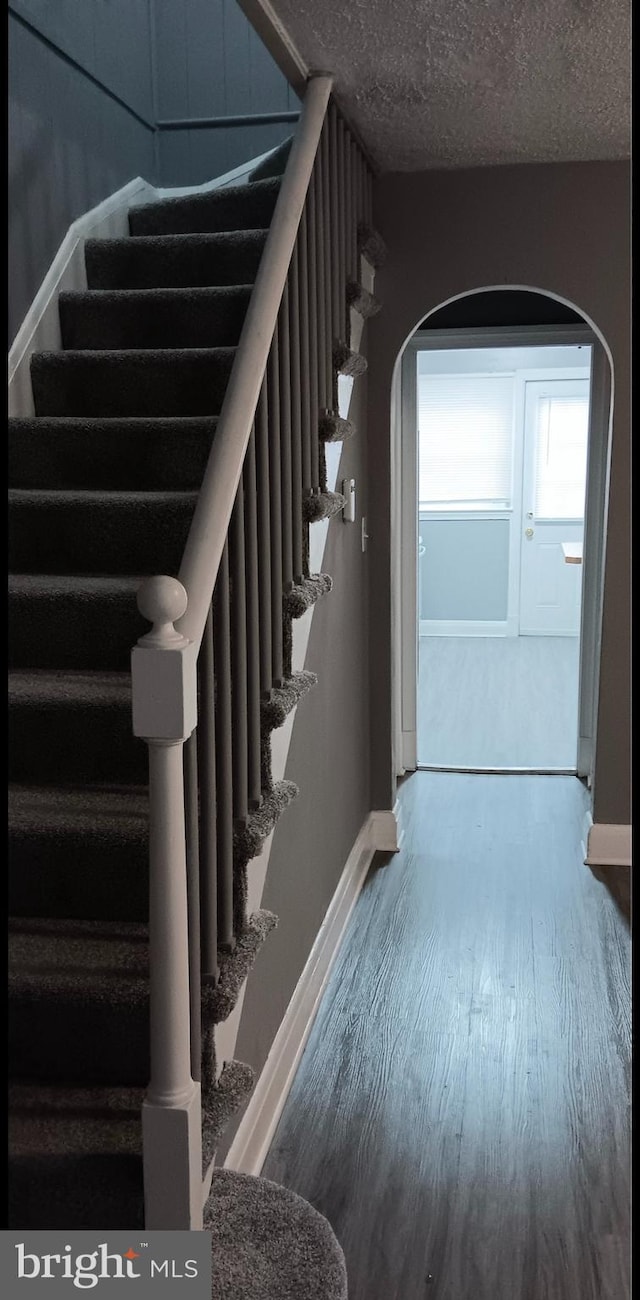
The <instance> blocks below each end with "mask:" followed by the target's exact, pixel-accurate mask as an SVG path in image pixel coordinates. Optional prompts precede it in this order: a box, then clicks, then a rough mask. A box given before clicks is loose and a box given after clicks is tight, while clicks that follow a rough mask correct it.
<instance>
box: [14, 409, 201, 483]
mask: <svg viewBox="0 0 640 1300" xmlns="http://www.w3.org/2000/svg"><path fill="white" fill-rule="evenodd" d="M216 425H217V419H216V417H215V416H208V417H207V416H204V417H202V416H190V417H187V418H185V417H182V418H181V419H180V420H176V419H175V418H173V417H166V416H165V417H163V416H155V417H149V416H146V417H145V416H133V417H131V418H127V417H126V416H120V417H115V418H112V419H109V418H107V419H99V418H95V417H93V418H92V417H87V418H82V417H81V416H66V415H57V416H56V415H52V416H44V415H40V416H35V417H31V418H29V417H25V418H16V417H14V418H12V419H10V420H9V460H8V475H9V483H10V484H11V486H12V487H17V488H48V489H53V488H69V489H73V488H102V489H104V490H105V491H123V490H128V491H131V492H135V491H139V490H142V491H149V492H163V491H174V492H184V491H188V490H190V489H191V490H193V491H196V490H197V489H198V488H199V487H200V484H201V482H202V476H203V474H204V471H205V468H206V464H207V458H208V455H209V451H210V450H211V443H212V441H213V437H214V435H215V430H216Z"/></svg>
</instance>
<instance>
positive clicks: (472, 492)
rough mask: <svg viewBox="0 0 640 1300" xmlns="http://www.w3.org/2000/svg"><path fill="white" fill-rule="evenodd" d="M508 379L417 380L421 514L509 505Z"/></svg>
mask: <svg viewBox="0 0 640 1300" xmlns="http://www.w3.org/2000/svg"><path fill="white" fill-rule="evenodd" d="M513 394H514V380H513V376H511V375H508V376H503V375H499V376H498V375H419V376H418V496H419V502H420V507H421V508H423V509H426V510H445V509H449V510H483V509H484V510H487V509H505V508H506V507H509V506H510V505H511V493H512V486H511V485H512V464H513V400H514V399H513Z"/></svg>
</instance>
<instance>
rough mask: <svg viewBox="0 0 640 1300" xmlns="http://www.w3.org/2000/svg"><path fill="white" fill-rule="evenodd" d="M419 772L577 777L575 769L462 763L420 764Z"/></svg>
mask: <svg viewBox="0 0 640 1300" xmlns="http://www.w3.org/2000/svg"><path fill="white" fill-rule="evenodd" d="M418 771H419V772H469V773H473V772H477V773H478V774H479V775H481V776H575V775H576V769H575V767H464V766H463V765H462V764H461V763H448V764H447V765H446V766H445V765H444V764H442V763H418Z"/></svg>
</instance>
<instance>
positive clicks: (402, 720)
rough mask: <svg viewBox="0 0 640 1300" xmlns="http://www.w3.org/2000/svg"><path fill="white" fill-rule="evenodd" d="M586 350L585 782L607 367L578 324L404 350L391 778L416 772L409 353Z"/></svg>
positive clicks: (438, 334) (460, 335) (395, 504)
mask: <svg viewBox="0 0 640 1300" xmlns="http://www.w3.org/2000/svg"><path fill="white" fill-rule="evenodd" d="M580 343H582V344H587V345H589V346H590V347H591V385H590V404H589V450H588V463H587V496H586V505H585V520H584V544H583V562H582V601H581V628H580V677H579V709H578V715H579V722H578V737H577V758H576V764H577V767H576V770H577V773H578V775H579V776H583V777H586V779H587V781H588V783H589V784H591V777H592V768H593V755H594V744H595V723H596V714H597V695H598V678H599V666H600V629H601V623H602V594H603V585H604V564H603V559H604V529H605V517H606V503H607V493H608V483H607V464H608V441H609V439H608V433H609V417H610V400H611V371H610V365H609V361H608V358H607V355H606V353H605V350H604V348H603V347H602V344H601V343H600V340H599V339H598V337H597V335H596V334H595V333H594V331H593V330H592V329H591V327H590V326H589V325H587V324H586V323H585V324H584V325H554V326H546V325H532V326H512V327H502V326H497V327H491V326H488V327H486V328H485V329H450V330H422V331H421V330H417V331H416V333H415V334H413V335H412V337H411V338H410V339H409V341H408V343H407V344H406V346H405V349H404V352H403V354H402V357H401V358H400V364H399V366H398V367H397V370H396V375H395V377H394V378H395V382H394V385H393V389H392V403H391V404H392V411H391V416H392V419H391V425H392V431H393V439H392V474H393V480H392V481H393V485H394V486H393V493H392V506H391V510H392V519H391V536H392V548H393V550H392V574H393V583H392V588H395V593H396V595H395V598H394V599H393V601H392V609H393V608H395V613H396V614H397V617H395V618H394V622H393V626H394V628H395V633H394V663H395V667H394V670H393V712H394V728H393V737H394V744H393V748H394V766H395V771H396V775H397V776H402V775H404V773H405V772H411V771H415V769H416V767H417V710H418V695H417V684H418V512H417V509H416V502H417V464H418V447H417V412H416V387H415V361H416V352H418V351H426V350H427V349H432V348H433V349H437V348H480V347H488V348H502V347H545V346H546V347H549V346H562V345H566V346H571V345H574V344H580Z"/></svg>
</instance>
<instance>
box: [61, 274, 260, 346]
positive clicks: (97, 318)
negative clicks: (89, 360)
mask: <svg viewBox="0 0 640 1300" xmlns="http://www.w3.org/2000/svg"><path fill="white" fill-rule="evenodd" d="M251 289H252V286H251V285H230V286H224V287H222V288H219V289H206V288H205V289H202V288H200V289H198V288H194V289H112V290H105V289H93V290H88V291H87V292H86V293H62V294H60V297H59V299H58V306H59V310H60V328H61V332H62V346H63V347H64V348H76V349H82V350H87V349H92V348H96V349H101V348H214V347H227V346H229V347H235V346H236V344H237V342H238V339H239V338H240V331H241V330H242V326H243V324H244V318H245V315H246V311H247V306H248V303H249V298H250V296H251Z"/></svg>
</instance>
